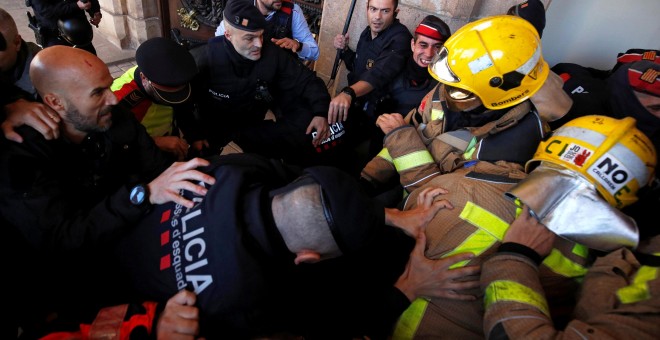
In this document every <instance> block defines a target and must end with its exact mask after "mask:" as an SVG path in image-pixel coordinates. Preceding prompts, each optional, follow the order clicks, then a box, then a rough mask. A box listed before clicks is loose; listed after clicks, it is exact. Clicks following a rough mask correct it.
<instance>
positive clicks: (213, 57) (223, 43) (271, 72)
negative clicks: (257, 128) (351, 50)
mask: <svg viewBox="0 0 660 340" xmlns="http://www.w3.org/2000/svg"><path fill="white" fill-rule="evenodd" d="M193 55H194V56H195V59H196V61H197V66H198V68H199V77H198V79H197V80H198V82H199V84H196V85H197V86H196V88H198V89H200V90H201V91H203V93H202V94H201V96H202V98H201V99H200V101H201V110H200V116H201V119H202V121H203V122H204V125H205V127H207V128H208V129H209V130H208V132H207V138H208V139H209V141H210V142H212V143H218V144H220V146H222V145H224V144H223V143H226V142H228V141H229V140H231V139H232V138H233V134H234V133H235V131H236V130H238V129H241V128H245V127H249V126H251V125H254V124H259V123H260V122H262V121H263V119H264V116H265V114H266V112H267V110H268V109H271V110H272V111H273V113H275V115H276V116H277V119H278V123H280V122H288V123H290V124H292V125H295V126H297V127H298V128H299V129H301V130H302V132H300V133H302V135H304V134H305V129H306V128H307V126H308V125H309V123H310V122H311V120H312V118H314V117H315V116H319V117H325V116H326V115H327V114H328V106H329V104H330V95H329V94H328V91H327V89H326V88H325V84H324V83H323V81H322V80H321V79H320V78H318V77H317V76H316V74H315V73H314V72H313V71H311V70H309V69H308V68H307V67H305V66H304V65H302V64H301V63H300V62H298V61H297V60H295V59H294V58H291V56H290V55H289V54H288V53H287V52H286V51H284V50H282V49H281V48H279V47H277V46H275V45H274V44H273V43H271V42H268V41H264V43H263V48H262V50H261V58H260V59H259V60H257V61H251V60H247V59H245V58H243V57H242V56H241V55H240V54H238V52H236V50H235V49H234V47H233V46H232V45H231V43H229V42H228V41H227V40H226V39H225V37H224V36H221V37H216V38H213V39H211V40H210V41H209V43H208V44H207V45H206V46H205V47H203V48H201V49H199V50H198V51H194V52H193ZM309 140H310V141H311V137H310V139H309ZM310 145H311V142H310Z"/></svg>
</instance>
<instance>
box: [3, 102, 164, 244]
mask: <svg viewBox="0 0 660 340" xmlns="http://www.w3.org/2000/svg"><path fill="white" fill-rule="evenodd" d="M18 131H19V133H20V134H21V135H22V136H23V138H24V142H23V143H13V142H10V143H8V144H7V146H6V147H4V148H3V149H2V151H1V153H0V159H1V163H0V164H2V165H1V167H0V171H2V174H1V176H0V213H1V214H2V216H4V217H5V218H6V219H7V221H8V222H9V223H10V224H11V225H13V226H15V227H16V228H18V229H19V230H20V232H21V234H22V235H23V236H24V238H25V239H26V240H27V241H28V242H29V244H30V245H31V246H32V247H33V248H34V249H38V250H46V251H51V250H52V251H77V250H80V249H83V248H86V249H93V248H94V247H96V246H98V245H100V244H103V243H105V242H107V241H109V240H112V239H114V238H115V237H116V236H117V234H119V233H121V232H122V231H125V230H127V229H130V227H132V225H133V224H134V223H136V222H137V221H138V220H139V219H140V217H142V215H143V214H144V213H145V209H144V207H136V206H134V205H132V204H131V203H130V201H129V199H128V197H129V189H130V188H131V187H132V185H134V184H137V183H147V182H150V181H151V180H152V179H154V178H155V177H157V176H158V175H159V174H160V173H161V172H162V171H163V170H165V169H166V168H167V166H168V165H169V164H168V163H167V161H166V159H165V157H164V156H163V154H162V153H161V151H160V150H159V149H158V148H157V147H156V146H155V144H154V143H153V141H152V139H151V138H150V137H149V135H148V134H147V133H146V131H145V130H144V128H143V127H142V126H141V125H140V124H139V123H138V122H137V121H136V120H135V118H134V117H133V116H132V115H131V114H130V113H128V112H126V111H123V110H119V109H118V108H115V110H114V112H113V124H112V127H111V128H110V129H109V130H108V131H107V132H104V133H95V134H90V135H88V136H87V138H86V139H85V141H84V142H83V143H82V144H80V145H74V144H71V143H69V142H67V141H65V140H64V139H63V138H60V139H57V140H53V141H46V140H45V139H44V138H43V136H42V135H41V134H39V133H38V132H37V131H36V130H34V129H32V128H30V127H21V128H19V130H18Z"/></svg>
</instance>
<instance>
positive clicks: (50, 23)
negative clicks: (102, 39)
mask: <svg viewBox="0 0 660 340" xmlns="http://www.w3.org/2000/svg"><path fill="white" fill-rule="evenodd" d="M30 3H31V4H32V9H34V14H35V16H36V17H37V21H38V23H39V26H40V27H41V32H42V35H43V47H48V46H53V45H67V46H74V47H77V48H82V49H84V50H87V51H89V52H91V53H93V54H96V49H95V48H94V46H93V45H92V37H93V35H94V33H93V32H92V26H91V25H94V26H97V27H98V25H99V23H100V22H101V17H102V15H101V6H100V5H99V2H98V0H64V1H54V0H30ZM85 12H87V13H88V14H89V17H90V19H89V20H88V19H87V15H85ZM90 24H91V25H90Z"/></svg>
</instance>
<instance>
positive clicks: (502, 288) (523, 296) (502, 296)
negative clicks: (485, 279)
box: [484, 280, 550, 317]
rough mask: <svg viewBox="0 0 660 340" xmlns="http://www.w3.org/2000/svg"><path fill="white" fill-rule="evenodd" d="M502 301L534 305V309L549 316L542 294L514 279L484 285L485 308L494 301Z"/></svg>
mask: <svg viewBox="0 0 660 340" xmlns="http://www.w3.org/2000/svg"><path fill="white" fill-rule="evenodd" d="M503 301H510V302H518V303H524V304H526V305H530V306H533V307H536V309H538V310H539V311H541V312H542V313H543V314H545V315H546V316H548V317H549V316H550V311H549V309H548V302H547V301H546V300H545V298H544V297H543V295H541V294H539V293H537V292H535V291H534V290H532V289H531V288H529V287H526V286H524V285H521V284H520V283H518V282H515V281H508V280H499V281H493V282H491V283H490V284H489V285H488V287H486V292H485V297H484V303H485V306H486V309H488V308H489V307H490V306H491V305H492V304H494V303H498V302H503Z"/></svg>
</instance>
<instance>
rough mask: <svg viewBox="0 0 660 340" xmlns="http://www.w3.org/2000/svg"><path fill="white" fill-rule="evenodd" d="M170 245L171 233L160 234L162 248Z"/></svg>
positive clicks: (167, 231)
mask: <svg viewBox="0 0 660 340" xmlns="http://www.w3.org/2000/svg"><path fill="white" fill-rule="evenodd" d="M168 243H170V231H169V230H166V231H164V232H163V233H162V234H160V246H161V247H162V246H164V245H166V244H168Z"/></svg>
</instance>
